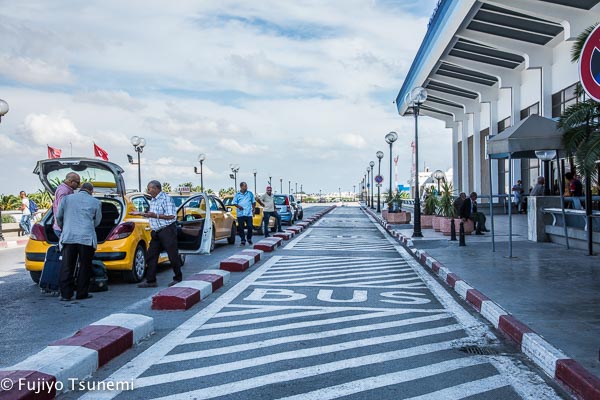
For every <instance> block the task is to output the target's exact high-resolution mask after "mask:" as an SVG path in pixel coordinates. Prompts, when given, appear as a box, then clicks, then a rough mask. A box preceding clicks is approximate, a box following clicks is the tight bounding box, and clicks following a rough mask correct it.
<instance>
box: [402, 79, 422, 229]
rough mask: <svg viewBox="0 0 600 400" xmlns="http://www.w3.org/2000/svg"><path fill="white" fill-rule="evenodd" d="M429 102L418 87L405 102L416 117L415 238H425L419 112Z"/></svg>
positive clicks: (408, 95)
mask: <svg viewBox="0 0 600 400" xmlns="http://www.w3.org/2000/svg"><path fill="white" fill-rule="evenodd" d="M425 100H427V90H425V89H424V88H422V87H420V86H417V87H416V88H413V89H412V90H411V91H410V92H409V93H407V94H406V97H405V98H404V102H405V103H406V105H407V106H408V107H409V108H412V111H413V115H414V116H415V223H414V230H413V237H423V234H422V233H421V201H420V199H419V110H420V109H421V105H422V104H423V103H424V102H425Z"/></svg>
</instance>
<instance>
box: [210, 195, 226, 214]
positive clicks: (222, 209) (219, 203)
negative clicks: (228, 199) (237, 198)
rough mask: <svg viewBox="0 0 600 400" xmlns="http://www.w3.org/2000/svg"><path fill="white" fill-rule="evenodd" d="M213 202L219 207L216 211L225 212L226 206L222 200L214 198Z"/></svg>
mask: <svg viewBox="0 0 600 400" xmlns="http://www.w3.org/2000/svg"><path fill="white" fill-rule="evenodd" d="M213 200H214V202H215V205H216V206H217V208H216V210H218V211H225V205H224V204H223V203H222V202H221V200H220V199H218V198H216V197H213Z"/></svg>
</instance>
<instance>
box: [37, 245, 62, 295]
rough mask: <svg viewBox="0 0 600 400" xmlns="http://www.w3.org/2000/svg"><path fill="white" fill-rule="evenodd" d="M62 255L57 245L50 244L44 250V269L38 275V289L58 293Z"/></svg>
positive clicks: (47, 292)
mask: <svg viewBox="0 0 600 400" xmlns="http://www.w3.org/2000/svg"><path fill="white" fill-rule="evenodd" d="M61 264H62V256H61V254H60V250H59V249H58V246H50V247H49V248H48V251H47V252H46V259H45V260H44V269H42V276H41V277H40V289H41V291H42V293H45V294H52V295H58V294H59V293H60V292H59V282H60V268H61Z"/></svg>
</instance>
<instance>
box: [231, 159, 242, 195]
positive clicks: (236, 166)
mask: <svg viewBox="0 0 600 400" xmlns="http://www.w3.org/2000/svg"><path fill="white" fill-rule="evenodd" d="M229 168H231V172H233V174H229V177H231V178H233V185H234V186H233V190H234V191H235V190H237V173H238V172H239V171H240V165H239V164H229Z"/></svg>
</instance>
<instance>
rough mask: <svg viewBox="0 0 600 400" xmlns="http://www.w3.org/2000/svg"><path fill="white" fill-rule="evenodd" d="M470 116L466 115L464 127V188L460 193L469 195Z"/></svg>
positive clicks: (460, 189) (463, 122)
mask: <svg viewBox="0 0 600 400" xmlns="http://www.w3.org/2000/svg"><path fill="white" fill-rule="evenodd" d="M469 117H470V115H469V114H466V115H465V119H463V121H462V123H461V125H462V187H460V188H456V187H455V188H456V189H459V192H465V193H469V190H470V188H469V143H468V140H469V125H470V124H469Z"/></svg>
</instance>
